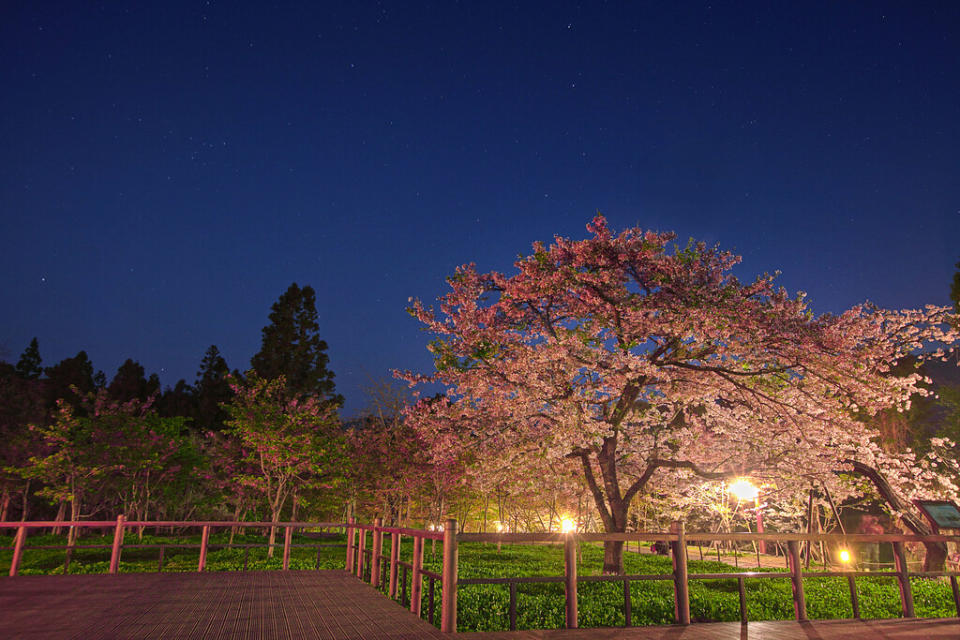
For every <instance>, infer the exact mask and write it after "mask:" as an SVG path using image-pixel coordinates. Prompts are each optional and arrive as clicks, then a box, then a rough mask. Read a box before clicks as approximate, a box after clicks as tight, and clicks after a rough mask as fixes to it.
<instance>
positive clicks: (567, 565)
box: [563, 533, 577, 629]
mask: <svg viewBox="0 0 960 640" xmlns="http://www.w3.org/2000/svg"><path fill="white" fill-rule="evenodd" d="M574 536H575V534H573V533H568V534H567V538H566V540H564V541H563V567H564V570H563V577H564V580H563V590H564V595H565V607H564V608H565V609H566V622H567V629H576V628H577V541H576V539H575V537H574Z"/></svg>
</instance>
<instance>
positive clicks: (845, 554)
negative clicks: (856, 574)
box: [840, 549, 850, 564]
mask: <svg viewBox="0 0 960 640" xmlns="http://www.w3.org/2000/svg"><path fill="white" fill-rule="evenodd" d="M840 562H842V563H843V564H849V563H850V552H849V551H847V550H846V549H840Z"/></svg>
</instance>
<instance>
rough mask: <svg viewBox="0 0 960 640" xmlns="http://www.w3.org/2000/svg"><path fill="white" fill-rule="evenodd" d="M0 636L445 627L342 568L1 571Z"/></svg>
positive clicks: (394, 638)
mask: <svg viewBox="0 0 960 640" xmlns="http://www.w3.org/2000/svg"><path fill="white" fill-rule="evenodd" d="M0 638H4V639H5V640H12V639H13V638H17V639H24V640H34V639H36V640H40V639H41V638H42V639H44V640H46V639H51V640H58V639H60V638H63V639H68V638H72V639H76V640H99V639H102V640H106V639H108V638H109V639H114V638H117V639H119V638H169V639H170V640H188V639H194V638H196V639H200V638H204V639H223V640H253V639H263V640H269V639H272V638H276V639H288V638H289V639H291V640H293V639H307V638H310V639H311V640H316V639H318V638H323V639H329V640H347V639H350V640H354V639H358V638H364V639H369V640H374V639H380V638H383V639H385V640H404V639H408V638H409V639H413V638H446V636H445V635H444V634H442V633H440V631H439V630H437V629H435V628H434V627H432V626H430V625H429V624H428V623H427V622H426V621H423V620H419V619H418V618H416V617H415V616H414V615H412V614H411V613H409V612H407V611H406V610H404V609H403V608H402V607H401V606H400V605H398V604H396V603H394V602H392V601H391V600H389V599H388V598H386V597H384V596H382V595H380V594H379V593H378V592H376V591H374V590H373V589H372V588H371V587H370V586H369V585H366V584H363V583H362V582H360V581H359V580H357V579H356V578H354V577H351V576H348V575H347V574H346V573H344V572H343V571H283V572H281V571H258V572H253V571H251V572H246V573H243V572H236V573H159V574H157V573H150V574H148V573H139V574H120V575H90V576H19V577H16V578H3V579H0ZM448 640H449V639H448Z"/></svg>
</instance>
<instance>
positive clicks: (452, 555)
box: [440, 519, 459, 633]
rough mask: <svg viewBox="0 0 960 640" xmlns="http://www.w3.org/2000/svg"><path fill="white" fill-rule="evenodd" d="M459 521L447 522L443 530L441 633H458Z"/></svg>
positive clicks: (451, 520)
mask: <svg viewBox="0 0 960 640" xmlns="http://www.w3.org/2000/svg"><path fill="white" fill-rule="evenodd" d="M458 561H459V558H458V554H457V521H456V520H453V519H450V520H447V523H446V525H445V526H444V528H443V574H442V576H441V581H440V585H441V587H440V588H441V589H442V590H443V602H442V603H441V606H440V631H442V632H444V633H456V632H457V562H458Z"/></svg>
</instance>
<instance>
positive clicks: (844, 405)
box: [402, 216, 958, 572]
mask: <svg viewBox="0 0 960 640" xmlns="http://www.w3.org/2000/svg"><path fill="white" fill-rule="evenodd" d="M587 229H588V230H589V231H590V233H591V234H592V235H591V237H589V238H587V239H585V240H569V239H565V238H559V237H558V238H555V240H554V243H553V244H552V245H550V246H549V247H548V246H544V245H543V244H541V243H536V244H535V245H534V247H533V253H532V254H531V255H529V256H526V257H521V258H519V259H518V260H517V262H516V263H515V266H516V268H517V272H516V274H514V275H512V276H508V275H504V274H501V273H496V272H490V273H479V272H478V271H477V270H476V268H475V266H474V265H465V266H462V267H460V268H458V269H457V271H456V273H455V274H454V275H453V276H452V277H451V278H449V280H448V282H449V284H450V291H449V293H447V294H446V295H445V296H443V297H442V298H441V299H440V305H439V309H438V310H435V309H433V308H428V307H426V306H424V305H423V304H422V303H421V302H420V301H414V302H413V304H412V306H411V308H410V312H411V314H412V315H414V316H415V317H416V318H418V319H419V320H420V321H421V322H423V323H424V324H425V325H426V327H427V329H428V330H429V331H431V332H433V333H434V334H435V335H436V340H435V341H434V342H433V343H432V345H431V350H432V351H433V353H434V355H435V363H436V372H435V373H434V374H432V375H422V374H416V373H411V372H406V373H404V374H402V376H403V377H405V378H406V379H407V380H409V381H410V382H412V383H417V382H435V383H437V382H438V383H442V384H443V385H445V386H446V388H447V389H448V392H447V397H446V399H445V401H443V402H422V403H420V404H419V405H418V406H417V407H416V408H415V409H414V411H413V412H412V414H411V417H412V419H414V420H415V421H416V423H417V424H418V426H419V428H420V429H421V430H423V432H424V433H426V434H429V437H430V438H432V439H433V440H434V441H435V442H437V443H438V447H439V449H438V454H437V455H438V456H442V455H443V451H444V450H445V449H446V450H447V451H454V450H456V449H457V448H459V447H465V446H466V447H470V448H471V449H472V450H474V451H477V452H478V453H479V454H480V455H483V456H487V457H510V459H511V460H513V461H520V462H519V464H522V465H524V466H525V467H526V468H527V469H528V470H529V472H530V473H533V472H534V471H536V472H538V473H541V472H543V471H544V470H546V469H549V468H551V467H554V466H557V465H560V464H562V463H566V462H569V461H570V460H573V461H576V462H577V463H578V464H579V465H580V467H581V469H582V473H583V476H584V478H585V481H586V483H587V484H588V486H589V487H590V490H591V492H592V494H593V497H594V501H595V503H596V506H597V509H598V511H599V516H600V519H601V521H602V522H603V525H604V528H605V529H606V530H607V531H608V532H619V531H624V530H625V527H626V525H627V511H628V508H629V505H630V503H631V501H632V500H633V499H634V497H636V496H637V495H639V494H640V493H641V492H644V491H647V490H649V488H650V487H651V486H653V485H655V484H656V483H657V479H658V477H663V476H662V475H661V474H663V473H665V472H668V471H673V472H674V473H680V474H696V475H699V476H702V477H706V478H721V477H730V476H734V475H743V474H748V473H749V474H753V475H755V476H761V477H762V476H763V475H765V474H766V475H773V476H776V477H796V478H810V477H815V476H818V475H819V476H827V475H832V474H833V473H834V472H835V471H836V470H837V469H838V466H842V465H841V463H840V461H841V460H844V459H848V458H850V457H856V455H857V451H858V450H859V449H864V448H870V447H871V446H872V445H871V444H870V443H871V438H872V437H873V436H874V433H873V431H872V430H871V429H870V428H869V427H867V426H866V425H865V424H864V422H863V421H862V420H858V419H857V416H862V415H864V414H868V415H869V414H873V413H875V412H876V411H878V410H880V409H883V408H888V407H900V408H904V407H906V406H908V403H909V398H910V396H911V394H913V393H916V392H918V387H917V382H918V381H919V378H920V376H919V375H916V374H914V375H907V376H893V375H889V374H890V371H891V367H892V365H893V364H894V363H895V362H896V361H897V360H898V359H900V358H902V357H903V356H905V355H907V354H918V353H923V354H926V355H925V356H923V357H937V356H940V355H942V353H943V351H942V348H943V347H944V346H949V345H951V344H953V343H955V342H956V341H957V340H958V335H957V333H956V332H955V331H954V330H952V329H951V328H950V325H949V321H950V319H951V316H950V310H949V309H946V308H939V307H932V306H931V307H927V308H925V309H922V310H904V311H888V310H883V309H879V308H876V307H874V306H872V305H870V304H863V305H859V306H856V307H854V308H852V309H850V310H848V311H846V312H844V313H843V314H840V315H830V314H824V315H816V314H814V313H813V312H812V311H811V310H810V308H809V307H808V305H807V302H806V300H805V297H804V294H802V293H801V294H798V295H797V296H794V297H791V296H790V295H788V294H787V292H786V291H785V290H784V289H783V288H777V287H775V286H774V277H773V276H770V275H766V274H765V275H763V276H760V277H758V278H756V279H755V280H753V281H751V282H741V281H740V280H739V279H737V278H736V277H735V276H734V275H732V273H731V270H732V269H733V268H734V266H735V265H736V264H737V263H738V262H739V258H738V257H737V256H735V255H733V254H731V253H729V252H726V251H721V250H719V249H717V248H713V247H708V246H706V245H705V244H703V243H695V242H692V241H691V242H690V243H688V244H687V245H686V246H685V247H681V246H677V245H675V244H674V240H675V236H674V234H672V233H658V232H653V231H644V230H641V229H639V228H633V229H627V230H625V231H623V232H621V233H619V234H614V233H613V232H612V231H611V230H610V229H608V227H607V223H606V220H605V219H604V218H603V217H602V216H597V217H596V218H595V219H594V220H593V221H592V222H591V224H589V225H588V227H587ZM936 347H940V349H937V348H936ZM923 357H921V358H920V359H921V360H922V359H923ZM518 453H519V454H521V455H519V456H518ZM514 464H517V462H514ZM621 556H622V543H609V544H608V548H607V554H606V558H605V566H604V569H605V571H608V572H616V571H619V570H620V568H621V564H622V558H621Z"/></svg>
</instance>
